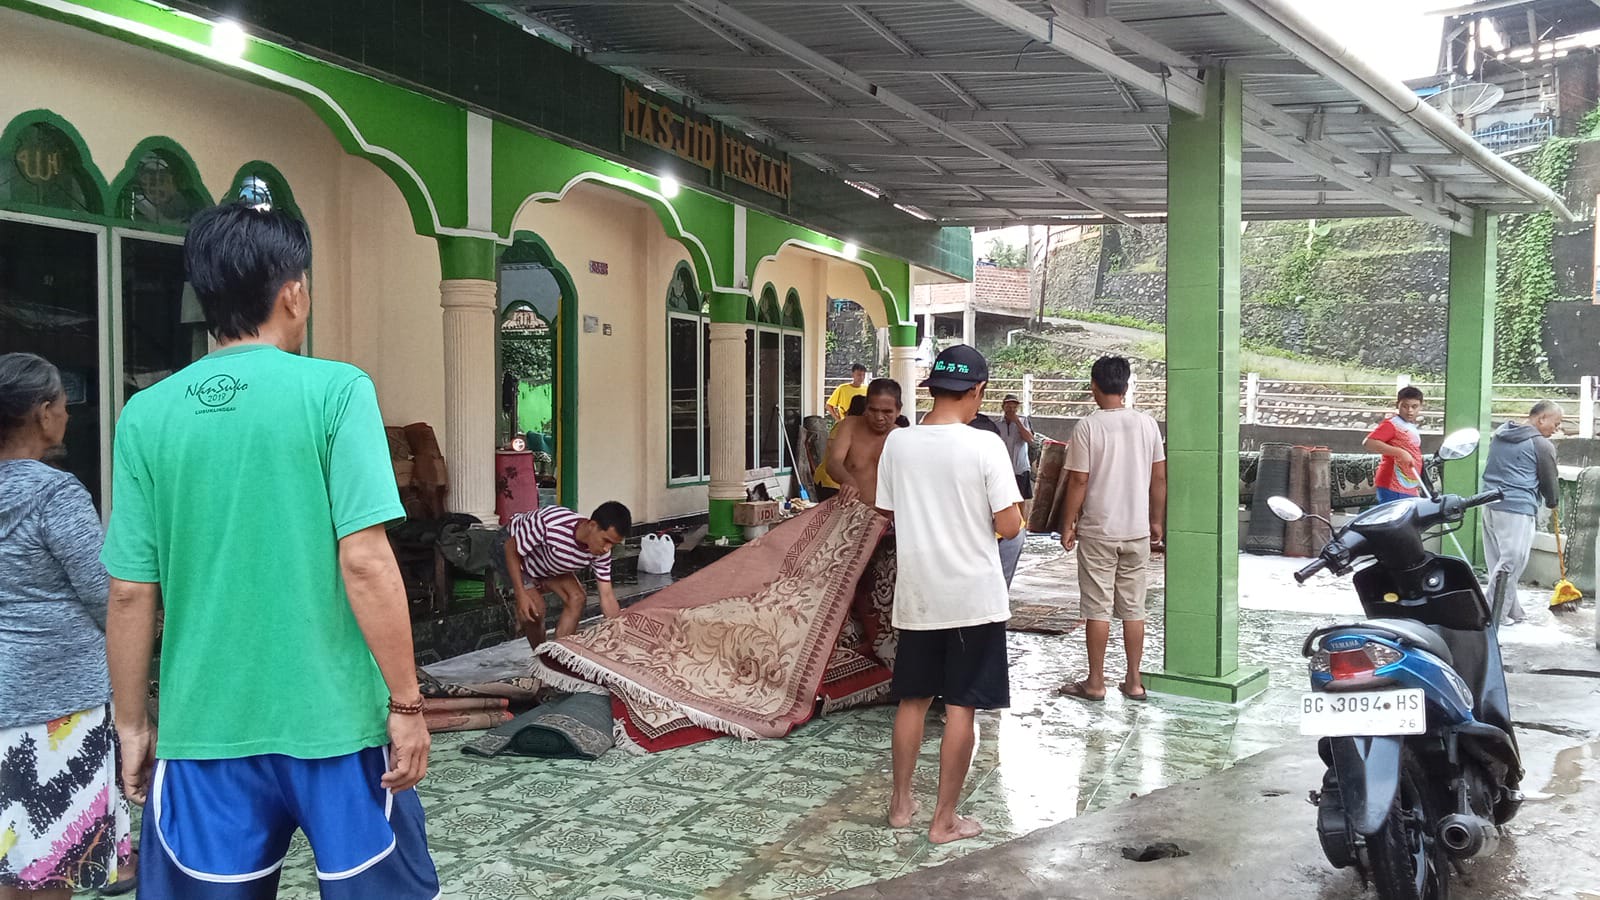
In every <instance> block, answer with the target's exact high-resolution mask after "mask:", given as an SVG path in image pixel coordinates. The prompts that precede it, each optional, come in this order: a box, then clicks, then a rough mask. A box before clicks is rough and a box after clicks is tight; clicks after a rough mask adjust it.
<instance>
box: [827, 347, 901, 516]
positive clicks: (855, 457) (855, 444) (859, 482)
mask: <svg viewBox="0 0 1600 900" xmlns="http://www.w3.org/2000/svg"><path fill="white" fill-rule="evenodd" d="M899 417H900V383H899V382H898V381H895V380H894V379H892V378H877V379H874V380H873V381H872V383H871V384H868V385H867V411H866V412H865V413H863V414H862V415H860V416H851V417H850V418H847V419H845V420H844V421H843V422H840V423H839V428H838V430H836V431H835V432H834V433H833V439H832V440H830V441H829V442H828V475H829V476H831V477H832V478H833V480H834V481H837V482H838V483H839V501H840V502H841V503H849V502H851V501H852V500H860V501H861V502H862V503H865V504H867V505H868V506H872V505H874V503H875V502H876V500H877V497H878V457H880V456H882V455H883V441H884V439H885V438H887V437H888V436H889V433H890V432H892V431H894V430H895V428H896V427H898V426H897V424H896V422H895V420H896V419H898V418H899Z"/></svg>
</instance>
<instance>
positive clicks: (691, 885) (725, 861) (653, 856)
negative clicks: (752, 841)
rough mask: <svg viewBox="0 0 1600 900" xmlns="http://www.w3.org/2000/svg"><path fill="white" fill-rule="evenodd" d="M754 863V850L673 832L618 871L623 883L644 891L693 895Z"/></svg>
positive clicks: (624, 863)
mask: <svg viewBox="0 0 1600 900" xmlns="http://www.w3.org/2000/svg"><path fill="white" fill-rule="evenodd" d="M754 859H755V854H754V852H753V851H752V850H751V849H739V848H734V847H730V846H727V845H724V844H721V843H713V842H711V841H707V840H705V839H703V838H700V837H697V836H695V835H693V834H691V833H690V832H688V831H686V830H684V829H679V828H672V829H668V830H666V831H665V832H662V833H661V834H660V835H658V836H656V837H655V838H653V839H652V840H651V842H650V844H649V846H647V847H644V848H642V849H641V850H640V852H638V853H635V854H632V855H630V856H629V858H628V859H626V860H622V861H620V862H619V863H618V864H617V865H616V866H615V871H616V873H617V875H618V877H619V878H620V879H625V880H627V881H628V882H630V883H632V884H636V885H639V886H641V887H648V888H650V889H653V890H656V891H659V892H663V893H683V892H689V893H691V895H692V894H695V893H699V892H702V891H705V890H708V889H710V888H714V887H716V886H718V885H720V884H722V883H723V882H724V881H726V880H727V879H728V877H729V876H731V875H734V874H735V873H737V872H739V871H740V870H741V869H743V868H744V867H745V866H746V865H748V864H750V863H751V862H752V861H753V860H754Z"/></svg>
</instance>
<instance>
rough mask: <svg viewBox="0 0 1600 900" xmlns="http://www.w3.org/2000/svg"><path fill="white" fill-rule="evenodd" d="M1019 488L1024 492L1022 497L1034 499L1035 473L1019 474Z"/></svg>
mask: <svg viewBox="0 0 1600 900" xmlns="http://www.w3.org/2000/svg"><path fill="white" fill-rule="evenodd" d="M1017 490H1019V491H1021V492H1022V499H1024V500H1032V499H1033V473H1032V472H1023V473H1022V474H1021V475H1018V476H1017Z"/></svg>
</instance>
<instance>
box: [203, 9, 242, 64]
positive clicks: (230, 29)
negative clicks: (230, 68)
mask: <svg viewBox="0 0 1600 900" xmlns="http://www.w3.org/2000/svg"><path fill="white" fill-rule="evenodd" d="M247 37H248V36H247V35H246V34H245V33H244V29H243V28H241V27H239V23H238V22H234V21H232V20H230V19H222V20H220V21H218V22H217V23H216V24H214V25H212V26H211V50H212V52H213V53H215V54H216V55H217V58H218V59H223V60H229V61H232V60H236V59H239V58H240V57H242V56H244V48H245V43H246V40H247Z"/></svg>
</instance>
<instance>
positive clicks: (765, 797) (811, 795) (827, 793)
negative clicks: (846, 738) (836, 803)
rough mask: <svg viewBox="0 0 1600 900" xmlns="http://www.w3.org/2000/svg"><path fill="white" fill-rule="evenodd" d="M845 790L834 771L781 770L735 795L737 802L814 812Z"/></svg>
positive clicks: (750, 784) (752, 783) (773, 772)
mask: <svg viewBox="0 0 1600 900" xmlns="http://www.w3.org/2000/svg"><path fill="white" fill-rule="evenodd" d="M843 788H844V782H843V781H842V780H841V779H840V778H839V777H837V775H835V774H834V773H831V772H807V771H803V770H796V769H778V770H775V771H770V772H766V773H763V774H761V775H760V776H759V777H757V778H756V779H755V780H753V781H751V782H749V783H747V784H745V786H744V787H742V788H741V789H739V790H738V791H737V792H735V793H734V794H733V795H731V796H733V797H734V798H735V799H745V800H749V801H752V802H758V803H768V804H779V805H782V806H786V807H792V808H797V809H803V810H810V809H812V808H814V807H817V806H819V805H821V804H822V803H824V802H826V801H827V800H828V799H829V798H831V797H833V796H834V795H835V794H837V793H838V792H839V791H840V790H841V789H843Z"/></svg>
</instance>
